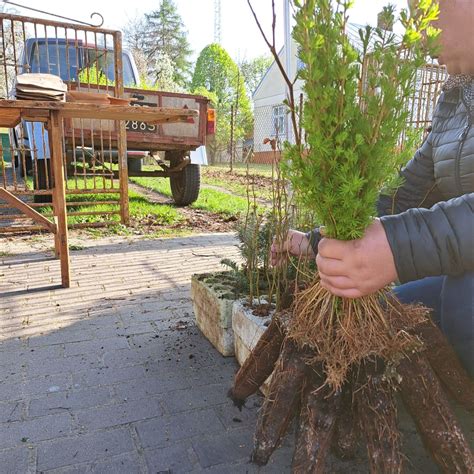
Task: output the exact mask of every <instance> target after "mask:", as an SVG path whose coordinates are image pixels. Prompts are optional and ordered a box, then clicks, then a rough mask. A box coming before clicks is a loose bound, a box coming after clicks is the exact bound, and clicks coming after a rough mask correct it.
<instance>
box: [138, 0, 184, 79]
mask: <svg viewBox="0 0 474 474" xmlns="http://www.w3.org/2000/svg"><path fill="white" fill-rule="evenodd" d="M145 18H146V26H145V31H144V50H145V53H146V55H147V57H148V60H149V64H151V70H150V75H151V76H153V75H154V76H156V73H155V71H154V70H153V66H154V65H155V64H157V62H159V61H158V60H159V58H161V57H163V55H164V56H166V57H168V58H169V59H170V60H171V62H172V64H173V67H174V78H173V79H174V81H175V82H176V83H177V84H179V85H182V86H185V85H186V84H187V83H188V81H189V76H190V73H191V61H190V60H189V57H190V55H191V53H192V50H191V47H190V45H189V42H188V39H187V31H186V30H185V28H184V24H183V20H182V19H181V16H180V14H179V13H178V11H177V8H176V5H175V3H174V2H173V0H161V3H160V7H159V8H158V10H155V11H153V12H151V13H149V14H146V15H145ZM154 79H159V78H158V77H155V78H154Z"/></svg>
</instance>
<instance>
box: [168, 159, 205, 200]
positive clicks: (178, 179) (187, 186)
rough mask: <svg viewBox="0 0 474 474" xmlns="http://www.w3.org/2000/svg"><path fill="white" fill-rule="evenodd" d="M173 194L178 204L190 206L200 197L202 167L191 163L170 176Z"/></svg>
mask: <svg viewBox="0 0 474 474" xmlns="http://www.w3.org/2000/svg"><path fill="white" fill-rule="evenodd" d="M170 185H171V194H172V195H173V199H174V202H175V203H176V204H177V205H178V206H188V205H189V204H192V203H193V202H194V201H196V199H197V198H198V197H199V191H200V189H201V167H200V166H199V165H194V164H189V165H187V166H186V167H185V168H184V169H183V170H181V171H180V172H179V173H175V174H174V175H172V176H171V177H170Z"/></svg>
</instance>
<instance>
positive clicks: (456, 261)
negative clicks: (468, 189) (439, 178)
mask: <svg viewBox="0 0 474 474" xmlns="http://www.w3.org/2000/svg"><path fill="white" fill-rule="evenodd" d="M381 222H382V225H383V226H384V229H385V232H386V234H387V239H388V241H389V244H390V248H391V249H392V253H393V256H394V260H395V265H396V267H397V274H398V278H399V280H400V281H401V282H402V283H404V282H407V281H412V280H418V279H421V278H424V277H427V276H436V275H460V274H463V273H466V272H469V271H474V193H470V194H465V195H464V196H461V197H458V198H454V199H450V200H449V201H445V202H440V203H438V204H436V205H435V206H433V207H432V208H431V209H411V210H408V211H406V212H403V213H401V214H398V215H393V216H385V217H382V218H381Z"/></svg>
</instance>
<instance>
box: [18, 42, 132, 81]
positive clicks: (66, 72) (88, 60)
mask: <svg viewBox="0 0 474 474" xmlns="http://www.w3.org/2000/svg"><path fill="white" fill-rule="evenodd" d="M47 41H48V43H46V41H44V40H43V41H42V40H38V39H36V40H34V42H33V43H32V45H31V48H30V54H29V62H28V65H25V66H26V69H28V72H40V73H49V74H54V75H56V76H59V77H61V79H62V80H63V81H77V80H78V79H80V80H86V81H88V82H90V83H96V82H99V84H100V83H102V80H101V79H100V77H101V76H105V78H107V81H104V82H108V83H109V85H110V84H112V83H113V82H114V80H115V71H114V53H113V51H112V50H110V49H104V48H102V49H101V48H91V47H88V46H83V45H82V44H81V43H82V42H75V41H67V45H66V40H65V39H57V40H47ZM122 63H123V83H124V85H125V86H128V85H134V84H135V83H136V81H135V77H134V73H133V68H132V64H131V62H130V58H129V57H128V55H127V54H126V53H125V52H123V53H122ZM81 71H82V72H83V74H82V75H81ZM89 74H91V75H89ZM84 78H88V79H84ZM105 78H104V79H105Z"/></svg>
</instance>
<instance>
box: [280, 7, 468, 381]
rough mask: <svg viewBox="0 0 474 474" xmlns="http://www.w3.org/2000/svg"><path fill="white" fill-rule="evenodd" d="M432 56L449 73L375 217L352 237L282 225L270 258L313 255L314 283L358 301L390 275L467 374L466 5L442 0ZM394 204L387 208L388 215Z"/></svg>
mask: <svg viewBox="0 0 474 474" xmlns="http://www.w3.org/2000/svg"><path fill="white" fill-rule="evenodd" d="M437 23H438V24H437V25H436V26H437V27H439V28H440V29H441V34H440V54H439V58H438V61H439V63H440V64H443V65H445V66H446V68H447V71H448V73H449V78H448V80H447V82H446V83H445V85H444V86H443V91H442V94H441V96H440V98H439V101H438V103H437V106H436V109H435V111H434V114H433V120H432V127H431V131H430V133H429V135H428V136H427V139H426V140H425V142H424V143H423V145H422V146H421V148H420V149H419V150H418V151H417V152H416V154H415V156H414V157H413V159H412V160H410V162H409V163H408V164H407V165H406V167H405V168H404V169H403V170H402V171H401V174H402V177H403V178H404V180H403V184H402V185H401V187H399V188H398V189H397V190H396V192H395V193H394V194H393V195H392V196H388V195H381V196H380V197H379V201H378V205H377V208H378V213H379V217H378V218H377V219H375V220H374V222H373V224H371V225H370V226H369V227H368V228H367V230H366V232H365V235H364V236H363V237H362V238H360V239H358V240H353V241H338V240H335V239H329V238H323V237H322V236H321V235H320V233H319V231H318V229H315V230H314V231H312V232H311V233H309V234H305V233H303V232H299V231H296V230H290V231H289V233H288V235H287V237H286V239H285V241H284V242H283V243H282V244H278V243H277V242H275V243H274V244H273V245H272V250H271V261H272V263H273V264H274V265H278V264H280V263H281V261H282V259H285V258H287V256H288V254H290V255H295V256H300V257H306V258H314V257H315V258H316V263H317V266H318V270H319V275H320V277H321V283H322V285H323V286H324V287H325V288H326V289H328V290H329V291H330V292H331V293H333V294H335V295H338V296H341V297H346V298H357V297H361V296H364V295H368V294H370V293H373V292H375V291H377V290H379V289H382V288H384V287H386V286H387V285H389V284H391V283H394V282H395V281H398V282H399V283H400V284H399V286H396V287H395V289H394V292H395V294H396V295H397V296H398V298H399V299H400V301H402V302H403V303H421V304H423V305H425V306H426V307H429V308H431V309H432V317H433V319H434V321H435V322H436V323H437V324H438V325H439V327H440V328H441V330H442V331H443V332H444V334H445V335H446V337H447V338H448V340H449V341H450V343H451V344H452V345H453V347H454V349H455V350H456V352H457V353H458V356H459V358H460V360H461V362H462V363H463V365H464V366H465V367H466V369H467V370H468V371H469V372H470V374H471V375H473V374H474V349H473V348H474V291H473V290H474V126H473V119H474V41H473V36H472V31H473V30H472V29H473V25H474V1H472V0H441V1H440V15H439V19H438V20H437ZM392 210H394V211H395V212H394V213H393V212H392Z"/></svg>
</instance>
